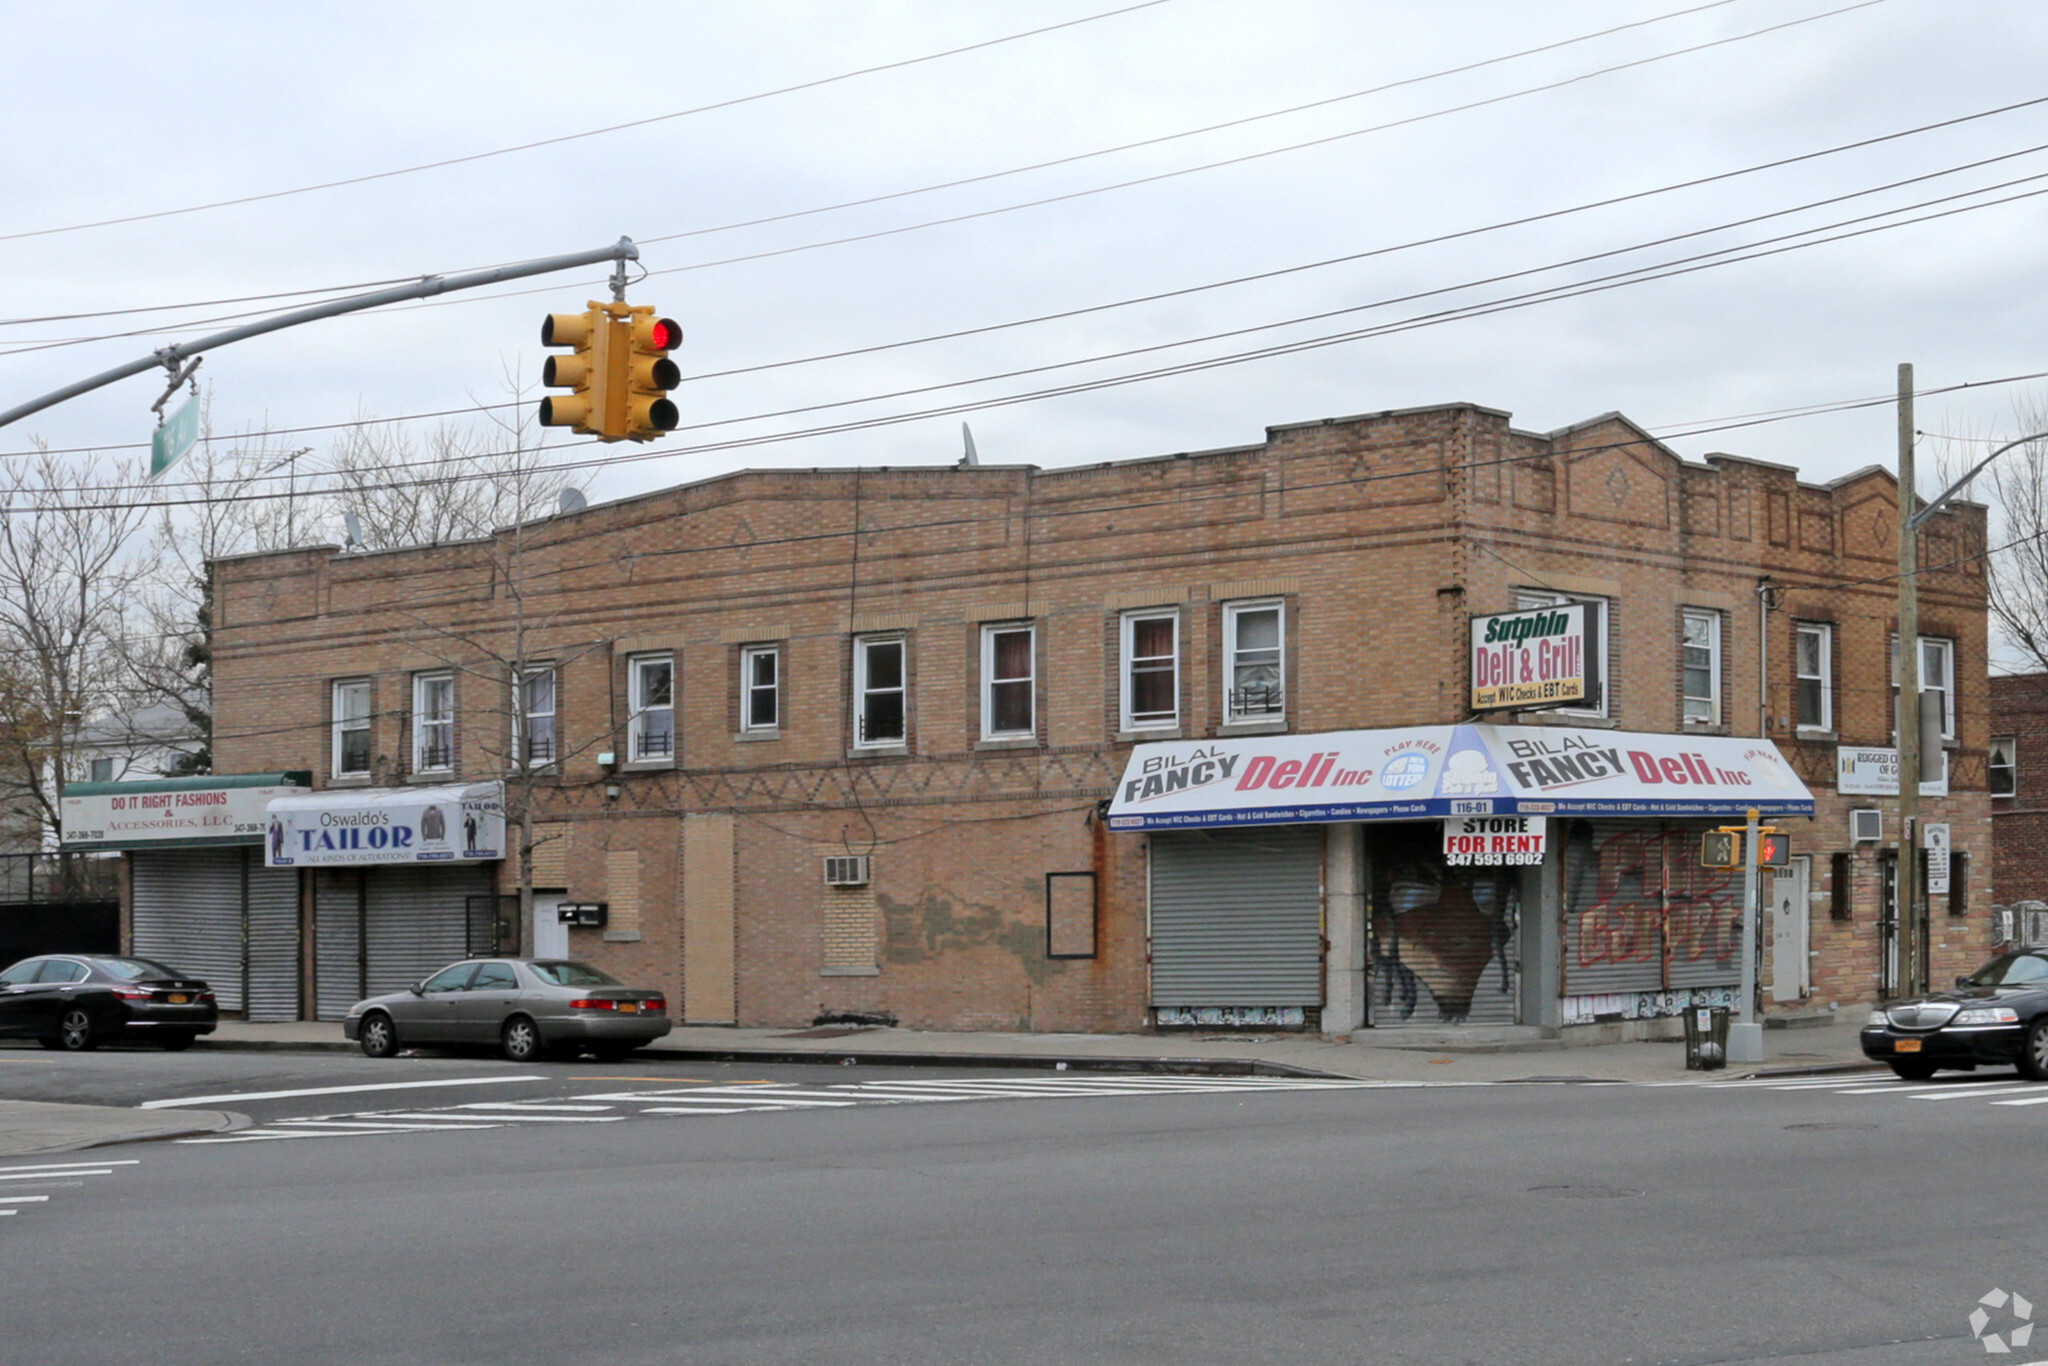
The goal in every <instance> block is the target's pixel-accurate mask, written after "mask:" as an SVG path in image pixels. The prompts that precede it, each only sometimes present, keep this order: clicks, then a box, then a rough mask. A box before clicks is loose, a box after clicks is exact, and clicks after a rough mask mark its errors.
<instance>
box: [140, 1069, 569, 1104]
mask: <svg viewBox="0 0 2048 1366" xmlns="http://www.w3.org/2000/svg"><path fill="white" fill-rule="evenodd" d="M546 1080H547V1078H546V1077H542V1076H530V1077H527V1076H521V1077H448V1078H446V1079H444V1080H441V1081H382V1082H373V1083H370V1084H368V1085H364V1086H308V1087H304V1088H301V1089H299V1090H296V1091H229V1092H224V1093H223V1094H221V1095H218V1096H182V1097H179V1098H178V1099H176V1100H145V1101H144V1102H142V1104H141V1105H139V1106H137V1107H136V1108H137V1109H140V1110H169V1109H174V1108H176V1107H178V1106H181V1105H213V1104H216V1103H218V1102H220V1101H227V1100H290V1099H292V1098H293V1097H296V1096H345V1095H352V1094H354V1093H356V1092H359V1091H419V1090H430V1089H432V1088H434V1087H437V1086H505V1085H509V1084H510V1083H512V1082H516V1081H546Z"/></svg>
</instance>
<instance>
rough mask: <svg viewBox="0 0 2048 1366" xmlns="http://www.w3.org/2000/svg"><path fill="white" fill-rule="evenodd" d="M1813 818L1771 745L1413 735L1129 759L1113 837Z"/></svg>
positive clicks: (1140, 751) (1478, 728)
mask: <svg viewBox="0 0 2048 1366" xmlns="http://www.w3.org/2000/svg"><path fill="white" fill-rule="evenodd" d="M1752 807H1753V808H1755V809H1756V810H1758V811H1760V812H1762V813H1763V814H1764V815H1766V816H1810V815H1812V814H1813V794H1812V793H1810V792H1808V791H1807V790H1806V785H1805V784H1804V783H1802V782H1800V781H1799V778H1798V775H1797V774H1795V773H1793V771H1792V766H1791V765H1790V764H1788V763H1787V762H1786V761H1785V756H1784V755H1782V754H1780V753H1779V752H1778V747H1777V746H1776V745H1774V744H1772V743H1771V742H1770V741H1769V740H1758V739H1749V738H1744V737H1739V736H1727V735H1666V734H1661V733H1654V732H1637V731H1619V730H1593V729H1583V730H1582V729H1579V728H1577V727H1574V726H1493V725H1461V726H1410V727H1405V728H1402V729H1397V730H1341V731H1327V732H1324V733H1323V734H1320V735H1274V736H1264V737H1259V738H1251V739H1241V740H1173V741H1162V742H1160V743H1157V744H1145V745H1139V746H1138V747H1137V748H1136V749H1134V750H1132V751H1131V758H1130V762H1129V764H1127V765H1126V766H1125V768H1124V776H1123V781H1122V782H1120V783H1119V784H1118V785H1117V791H1116V796H1115V797H1114V798H1112V799H1111V801H1110V806H1109V826H1110V829H1112V830H1186V829H1200V828H1204V827H1214V826H1231V825H1268V824H1288V823H1302V822H1321V821H1366V820H1422V819H1427V818H1429V817H1433V816H1490V815H1502V816H1512V815H1523V816H1646V817H1659V816H1739V815H1741V814H1742V813H1743V812H1745V811H1748V810H1749V809H1751V808H1752Z"/></svg>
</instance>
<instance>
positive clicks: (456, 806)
mask: <svg viewBox="0 0 2048 1366" xmlns="http://www.w3.org/2000/svg"><path fill="white" fill-rule="evenodd" d="M264 855H265V861H266V862H267V863H268V864H269V866H270V867H272V868H333V867H348V866H359V865H363V864H388V863H482V862H486V861H489V860H492V859H501V858H503V857H505V786H504V784H503V783H467V784H460V785H456V786H450V787H413V788H398V789H388V790H364V791H353V792H315V793H309V794H307V795H306V796H302V797H285V798H281V799H280V800H277V801H273V802H271V803H270V806H269V814H268V827H267V830H266V839H265V844H264Z"/></svg>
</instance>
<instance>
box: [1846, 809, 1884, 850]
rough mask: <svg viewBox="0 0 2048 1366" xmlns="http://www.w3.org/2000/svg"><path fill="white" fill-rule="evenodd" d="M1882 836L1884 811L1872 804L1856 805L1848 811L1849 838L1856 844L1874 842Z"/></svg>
mask: <svg viewBox="0 0 2048 1366" xmlns="http://www.w3.org/2000/svg"><path fill="white" fill-rule="evenodd" d="M1883 838H1884V812H1882V811H1880V810H1878V809H1877V808H1876V807H1874V806H1864V807H1858V808H1857V809H1856V810H1854V811H1851V812H1850V813H1849V839H1850V840H1851V841H1852V842H1853V843H1856V844H1866V843H1870V844H1874V843H1876V842H1877V841H1878V840H1881V839H1883Z"/></svg>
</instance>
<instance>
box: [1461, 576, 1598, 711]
mask: <svg viewBox="0 0 2048 1366" xmlns="http://www.w3.org/2000/svg"><path fill="white" fill-rule="evenodd" d="M1591 616H1592V613H1591V612H1590V611H1589V610H1588V608H1587V606H1586V604H1585V603H1582V602H1563V603H1558V604H1557V605H1555V606H1553V607H1531V608H1527V609H1525V610H1523V611H1520V612H1494V613H1490V614H1488V615H1486V616H1475V617H1473V618H1472V660H1471V663H1472V710H1474V711H1498V710H1501V709H1503V708H1509V707H1512V708H1516V709H1521V710H1527V709H1530V708H1536V707H1572V706H1577V707H1591V706H1598V705H1599V702H1600V669H1599V660H1600V641H1599V631H1598V630H1597V629H1596V627H1595V625H1594V623H1593V622H1592V621H1591V620H1589V618H1590V617H1591Z"/></svg>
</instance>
